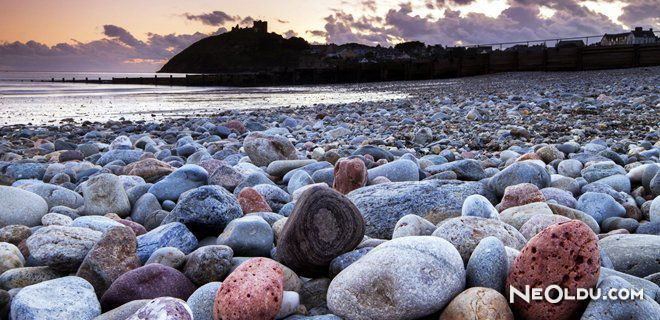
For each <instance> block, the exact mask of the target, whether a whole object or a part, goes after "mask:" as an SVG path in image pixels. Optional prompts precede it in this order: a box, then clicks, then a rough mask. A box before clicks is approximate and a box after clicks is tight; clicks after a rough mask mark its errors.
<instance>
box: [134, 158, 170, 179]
mask: <svg viewBox="0 0 660 320" xmlns="http://www.w3.org/2000/svg"><path fill="white" fill-rule="evenodd" d="M172 172H174V168H173V167H172V166H170V165H169V164H167V163H165V162H163V161H160V160H157V159H153V158H148V159H143V160H140V161H137V162H133V163H131V164H128V165H126V166H125V167H124V168H123V169H122V174H124V175H127V176H138V177H141V178H143V179H144V180H145V181H146V182H152V183H153V182H156V181H158V180H159V179H160V178H161V177H164V176H167V175H169V174H170V173H172Z"/></svg>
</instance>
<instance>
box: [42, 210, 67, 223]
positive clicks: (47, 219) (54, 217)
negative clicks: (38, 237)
mask: <svg viewBox="0 0 660 320" xmlns="http://www.w3.org/2000/svg"><path fill="white" fill-rule="evenodd" d="M72 223H73V219H71V217H69V216H65V215H63V214H59V213H52V212H51V213H47V214H45V215H44V216H43V217H41V224H42V225H44V227H47V226H71V224H72Z"/></svg>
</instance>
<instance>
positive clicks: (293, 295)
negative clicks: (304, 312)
mask: <svg viewBox="0 0 660 320" xmlns="http://www.w3.org/2000/svg"><path fill="white" fill-rule="evenodd" d="M299 306H300V296H299V295H298V293H297V292H293V291H284V293H283V294H282V303H281V304H280V311H279V312H277V315H275V319H284V318H286V317H287V316H289V315H292V314H294V313H295V312H296V311H298V307H299Z"/></svg>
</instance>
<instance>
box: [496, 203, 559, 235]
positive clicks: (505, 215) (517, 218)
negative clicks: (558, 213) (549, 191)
mask: <svg viewBox="0 0 660 320" xmlns="http://www.w3.org/2000/svg"><path fill="white" fill-rule="evenodd" d="M552 214H553V213H552V210H551V209H550V207H549V206H548V205H547V204H546V203H545V202H532V203H529V204H526V205H522V206H519V207H511V208H509V209H506V210H504V211H502V212H501V213H500V220H502V221H503V222H505V223H508V224H510V225H512V226H513V227H515V228H516V229H518V230H520V228H521V227H522V226H523V225H524V224H525V222H527V221H528V220H529V219H531V218H532V217H535V216H538V215H552Z"/></svg>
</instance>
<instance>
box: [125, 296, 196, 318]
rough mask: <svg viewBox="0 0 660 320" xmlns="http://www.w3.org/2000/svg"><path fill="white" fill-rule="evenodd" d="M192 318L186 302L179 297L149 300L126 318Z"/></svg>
mask: <svg viewBox="0 0 660 320" xmlns="http://www.w3.org/2000/svg"><path fill="white" fill-rule="evenodd" d="M152 319H158V320H193V313H192V310H190V307H189V306H188V304H186V302H185V301H183V300H181V299H176V298H170V297H162V298H156V299H153V300H151V301H150V302H149V303H147V304H145V305H144V306H142V307H141V308H140V309H138V310H137V311H135V313H134V314H133V315H131V316H130V317H128V318H127V319H126V320H152Z"/></svg>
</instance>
